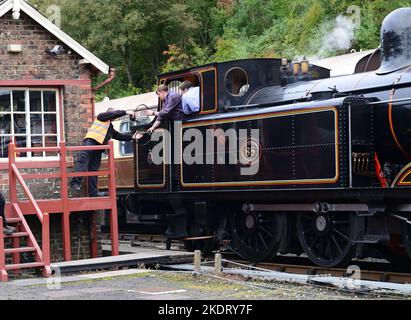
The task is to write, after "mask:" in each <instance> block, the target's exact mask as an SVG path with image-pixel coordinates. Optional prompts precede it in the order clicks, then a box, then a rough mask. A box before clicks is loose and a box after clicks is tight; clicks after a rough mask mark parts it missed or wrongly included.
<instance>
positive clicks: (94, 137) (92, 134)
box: [70, 108, 134, 197]
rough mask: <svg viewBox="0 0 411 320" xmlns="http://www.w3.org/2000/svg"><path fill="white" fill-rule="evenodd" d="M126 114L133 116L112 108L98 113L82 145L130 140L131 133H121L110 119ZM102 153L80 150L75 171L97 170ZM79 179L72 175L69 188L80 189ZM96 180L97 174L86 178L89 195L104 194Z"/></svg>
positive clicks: (100, 151)
mask: <svg viewBox="0 0 411 320" xmlns="http://www.w3.org/2000/svg"><path fill="white" fill-rule="evenodd" d="M127 114H128V115H130V116H134V112H133V111H124V110H114V109H113V108H109V109H107V111H106V112H103V113H100V114H99V115H98V116H97V119H96V120H94V122H93V124H92V126H91V127H90V129H89V130H88V132H87V135H86V136H85V138H84V140H83V146H98V145H105V144H108V141H109V140H110V139H111V138H113V139H116V140H120V141H130V140H132V139H133V136H132V135H131V134H121V133H120V132H118V131H116V130H114V128H113V124H112V123H111V121H113V120H115V119H117V118H120V117H123V116H125V115H127ZM102 153H103V150H87V151H80V153H79V155H78V158H77V162H76V165H75V171H76V172H87V171H92V172H93V171H98V170H99V169H100V164H101V155H102ZM81 181H82V177H74V178H73V179H72V180H71V183H70V186H71V188H72V189H73V190H75V191H80V190H81ZM97 181H98V177H97V176H93V177H89V178H88V194H89V196H90V197H101V196H104V195H105V194H104V193H103V192H99V191H98V188H97Z"/></svg>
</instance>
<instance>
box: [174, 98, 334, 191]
mask: <svg viewBox="0 0 411 320" xmlns="http://www.w3.org/2000/svg"><path fill="white" fill-rule="evenodd" d="M327 111H332V112H334V126H335V171H336V172H335V176H334V177H333V178H321V179H311V180H310V179H300V180H271V181H270V180H268V181H238V182H237V181H227V182H201V183H191V182H190V183H186V182H184V181H183V177H184V173H183V172H184V171H183V169H184V165H183V158H182V157H183V153H182V150H181V149H182V141H183V129H184V128H194V127H199V126H205V125H212V124H222V123H232V122H241V121H248V120H259V119H268V118H277V117H281V116H287V115H300V114H301V115H302V114H307V113H316V112H327ZM338 132H339V130H338V110H337V108H336V107H335V106H327V107H317V108H312V109H300V110H293V111H281V112H271V113H265V114H261V115H252V116H244V117H235V118H229V119H221V120H204V121H199V122H198V123H186V124H183V125H182V128H181V130H180V141H181V145H180V151H181V152H180V171H181V174H180V183H181V185H182V186H183V187H197V188H198V187H212V186H218V187H220V186H223V187H224V186H259V185H287V184H288V185H289V184H313V183H317V184H325V183H335V182H337V181H338V179H339V177H340V165H339V153H338V150H339V140H338V138H339V136H338Z"/></svg>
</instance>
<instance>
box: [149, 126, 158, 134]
mask: <svg viewBox="0 0 411 320" xmlns="http://www.w3.org/2000/svg"><path fill="white" fill-rule="evenodd" d="M154 130H156V128H154V127H151V128H150V129H148V130H147V132H149V133H153V131H154Z"/></svg>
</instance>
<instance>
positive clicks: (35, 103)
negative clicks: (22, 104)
mask: <svg viewBox="0 0 411 320" xmlns="http://www.w3.org/2000/svg"><path fill="white" fill-rule="evenodd" d="M30 111H31V112H41V91H30Z"/></svg>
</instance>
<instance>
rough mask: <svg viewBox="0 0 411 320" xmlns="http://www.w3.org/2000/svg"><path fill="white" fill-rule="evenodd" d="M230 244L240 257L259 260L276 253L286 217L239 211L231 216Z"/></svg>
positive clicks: (264, 259)
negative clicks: (239, 212)
mask: <svg viewBox="0 0 411 320" xmlns="http://www.w3.org/2000/svg"><path fill="white" fill-rule="evenodd" d="M230 225H231V237H232V244H233V247H234V248H235V250H237V252H238V254H240V255H241V257H242V258H244V259H246V260H247V261H251V262H261V261H266V260H269V259H271V258H273V257H274V256H275V255H277V253H278V251H279V250H280V247H281V244H282V235H283V234H284V230H285V226H286V219H285V218H284V217H283V216H282V215H279V214H272V213H259V212H251V213H241V214H233V215H232V216H231V223H230Z"/></svg>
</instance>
